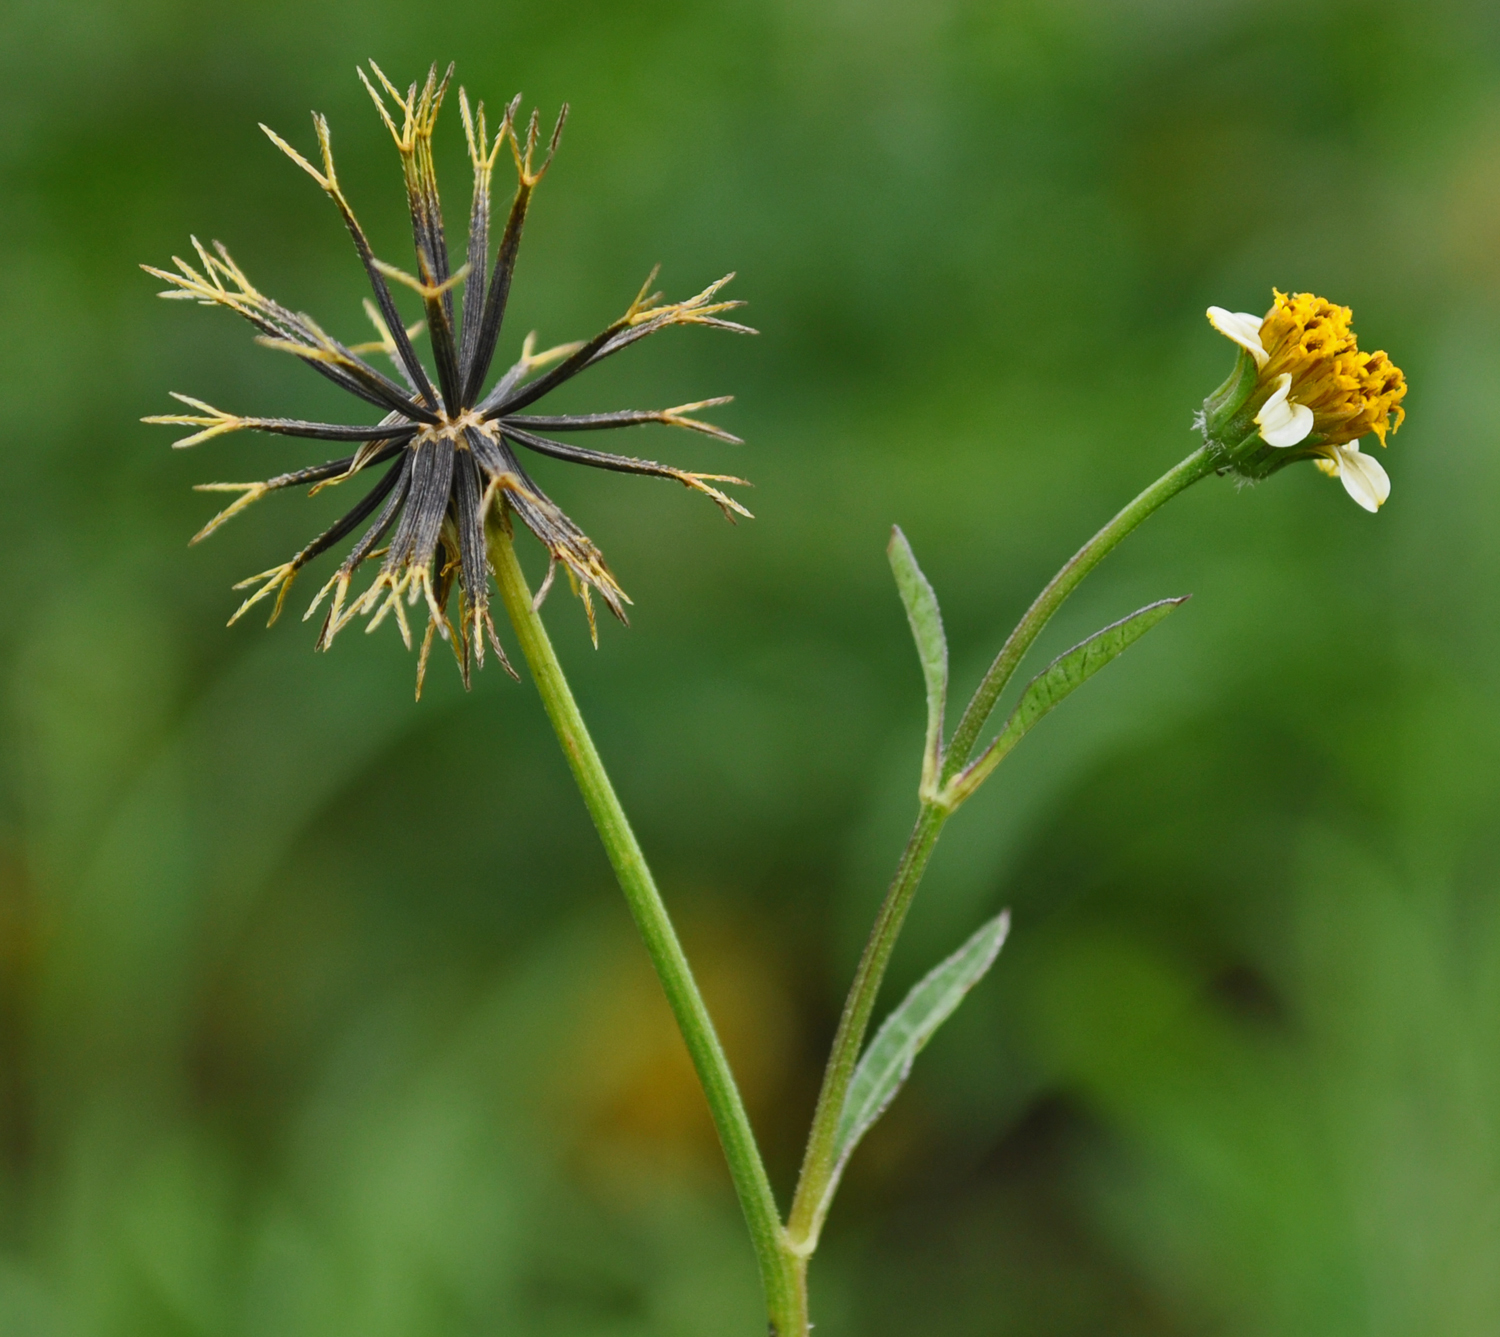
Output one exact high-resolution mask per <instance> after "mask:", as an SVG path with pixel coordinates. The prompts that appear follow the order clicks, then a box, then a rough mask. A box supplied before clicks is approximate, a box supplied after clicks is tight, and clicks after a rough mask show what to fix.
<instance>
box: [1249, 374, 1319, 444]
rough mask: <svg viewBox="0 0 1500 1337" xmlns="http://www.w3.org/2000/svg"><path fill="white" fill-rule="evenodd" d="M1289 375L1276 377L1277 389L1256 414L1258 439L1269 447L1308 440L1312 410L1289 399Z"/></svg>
mask: <svg viewBox="0 0 1500 1337" xmlns="http://www.w3.org/2000/svg"><path fill="white" fill-rule="evenodd" d="M1291 388H1292V374H1291V372H1289V371H1284V372H1282V373H1281V375H1280V376H1278V377H1277V378H1276V389H1275V390H1273V391H1272V392H1271V397H1270V398H1269V399H1268V400H1266V402H1265V403H1264V404H1262V405H1261V409H1260V412H1259V413H1257V414H1256V415H1255V425H1256V426H1257V427H1259V428H1260V437H1261V440H1262V441H1264V442H1265V443H1266V444H1267V445H1268V446H1278V447H1283V448H1284V447H1286V446H1295V445H1297V444H1298V443H1299V442H1302V441H1305V440H1307V435H1308V433H1309V432H1311V431H1312V429H1313V411H1312V410H1311V409H1310V408H1308V407H1307V405H1306V404H1298V403H1297V402H1296V401H1295V400H1293V399H1290V398H1288V395H1289V394H1290V392H1291Z"/></svg>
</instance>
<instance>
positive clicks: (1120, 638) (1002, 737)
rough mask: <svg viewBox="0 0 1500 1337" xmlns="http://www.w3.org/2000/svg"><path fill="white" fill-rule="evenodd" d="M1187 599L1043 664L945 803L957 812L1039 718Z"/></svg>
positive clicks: (1139, 613) (1118, 625)
mask: <svg viewBox="0 0 1500 1337" xmlns="http://www.w3.org/2000/svg"><path fill="white" fill-rule="evenodd" d="M1192 597H1193V596H1192V595H1190V594H1185V595H1183V596H1182V597H1181V598H1177V599H1161V600H1158V601H1157V602H1156V603H1154V604H1147V605H1146V606H1145V607H1144V608H1139V609H1137V610H1136V611H1135V612H1134V613H1132V614H1131V615H1130V616H1129V617H1124V618H1121V619H1120V620H1119V621H1118V622H1113V623H1111V624H1110V625H1109V626H1107V627H1105V628H1104V629H1103V630H1102V631H1096V632H1095V633H1094V634H1093V635H1092V636H1090V637H1089V638H1088V639H1087V640H1086V641H1080V642H1079V643H1078V644H1077V645H1075V646H1074V647H1073V648H1072V649H1071V650H1068V651H1066V652H1065V653H1063V654H1061V655H1059V656H1058V657H1057V658H1056V659H1054V660H1053V661H1052V662H1051V663H1050V664H1048V665H1047V667H1046V668H1044V669H1043V670H1042V671H1041V672H1040V673H1038V674H1037V675H1036V677H1034V678H1033V679H1032V680H1031V681H1030V682H1029V683H1027V684H1026V690H1025V691H1024V692H1023V693H1022V694H1021V700H1020V701H1019V702H1018V703H1017V705H1016V708H1015V709H1014V710H1013V711H1011V713H1010V718H1009V719H1008V720H1006V721H1005V727H1004V728H1003V729H1002V730H1001V731H1000V733H999V735H998V736H997V737H996V738H995V741H994V742H992V743H991V744H990V745H989V747H987V748H986V749H985V750H984V752H983V753H982V754H981V755H980V757H979V758H978V760H976V761H974V762H973V763H972V764H971V765H970V766H969V767H968V768H967V769H966V770H964V771H963V772H962V773H961V774H960V775H958V776H957V777H955V779H954V781H953V783H952V784H951V785H950V786H949V788H950V790H951V791H952V792H951V794H950V795H949V798H950V801H951V802H952V804H953V806H954V807H957V805H958V804H960V803H962V802H963V801H964V800H965V799H966V798H968V797H969V795H970V794H972V793H973V792H974V791H975V790H976V789H978V788H979V786H980V785H981V784H982V783H983V782H984V781H985V780H986V779H987V778H988V777H989V774H990V772H991V771H993V770H994V769H995V767H996V766H998V765H999V764H1000V762H1001V761H1002V760H1003V759H1004V757H1005V755H1006V754H1007V753H1008V752H1009V751H1010V750H1011V748H1013V747H1014V746H1015V745H1016V744H1017V743H1019V742H1020V741H1021V739H1022V738H1023V737H1024V736H1025V735H1026V733H1027V731H1028V730H1029V729H1030V728H1031V727H1032V725H1034V724H1035V723H1036V722H1037V721H1038V720H1039V719H1041V718H1042V716H1043V715H1045V714H1047V712H1048V711H1050V710H1052V709H1053V708H1054V707H1056V706H1057V704H1058V703H1059V702H1060V701H1062V700H1063V698H1064V697H1066V696H1068V695H1069V694H1070V693H1072V692H1074V691H1077V689H1078V688H1080V687H1082V686H1083V684H1084V683H1086V682H1087V681H1088V680H1089V679H1090V678H1092V677H1093V676H1094V674H1096V673H1097V672H1099V670H1100V669H1102V668H1103V667H1104V666H1105V665H1106V664H1107V663H1109V661H1110V660H1112V659H1114V658H1116V657H1117V656H1118V655H1120V654H1122V653H1124V651H1125V650H1126V649H1128V648H1129V647H1130V646H1131V645H1133V644H1135V642H1136V641H1138V640H1140V638H1141V637H1142V636H1144V635H1145V634H1146V633H1147V632H1148V631H1150V630H1151V628H1152V627H1154V626H1155V625H1156V624H1157V623H1158V622H1160V621H1161V620H1162V619H1163V618H1164V617H1166V616H1167V614H1168V613H1171V612H1174V611H1175V610H1177V609H1178V608H1180V607H1181V606H1182V605H1183V604H1185V603H1186V602H1187V601H1188V600H1189V599H1191V598H1192Z"/></svg>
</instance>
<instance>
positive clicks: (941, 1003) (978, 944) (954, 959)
mask: <svg viewBox="0 0 1500 1337" xmlns="http://www.w3.org/2000/svg"><path fill="white" fill-rule="evenodd" d="M1009 931H1010V911H1009V910H1007V911H1005V912H1004V913H1003V914H999V915H996V916H995V918H994V919H991V920H990V921H989V922H988V923H987V924H985V925H984V926H983V927H982V928H980V930H979V931H978V932H977V933H975V934H974V936H973V937H971V938H970V939H969V940H968V942H966V943H964V945H963V946H962V947H960V948H959V949H958V951H956V952H954V953H953V955H952V956H950V957H948V959H947V960H945V961H943V962H941V963H940V964H939V965H938V966H936V967H935V968H934V969H933V970H932V971H931V972H929V973H928V974H927V975H926V976H925V977H924V978H923V979H922V980H921V981H919V982H918V983H917V984H916V985H915V986H914V987H913V988H912V991H911V992H910V993H909V994H907V995H906V997H905V998H904V999H902V1001H901V1004H900V1006H898V1007H897V1008H896V1009H895V1010H894V1011H893V1012H892V1013H891V1014H890V1016H888V1017H887V1018H886V1019H885V1021H884V1022H882V1023H881V1026H880V1029H879V1030H878V1031H876V1032H875V1038H874V1039H873V1040H871V1041H870V1043H869V1046H868V1047H867V1048H866V1049H865V1052H864V1053H863V1054H862V1055H861V1056H860V1060H859V1064H858V1066H857V1067H856V1068H855V1070H854V1078H853V1080H852V1081H851V1082H850V1084H849V1094H848V1095H847V1096H846V1097H845V1099H844V1109H843V1113H842V1114H841V1115H840V1116H839V1126H838V1134H837V1137H836V1139H835V1142H834V1171H833V1174H832V1176H831V1177H830V1178H829V1181H828V1189H827V1191H826V1192H825V1194H824V1195H823V1201H822V1203H821V1204H820V1206H819V1211H818V1219H819V1221H821V1220H822V1218H823V1216H824V1215H825V1214H826V1213H827V1211H828V1205H829V1203H830V1202H832V1200H833V1195H834V1193H835V1192H836V1191H837V1189H838V1184H839V1178H840V1177H841V1176H842V1174H843V1172H844V1166H845V1165H846V1164H848V1161H849V1157H850V1155H852V1154H853V1151H854V1148H855V1147H857V1146H858V1145H859V1140H860V1139H861V1138H862V1137H863V1136H864V1135H865V1134H866V1133H867V1132H869V1130H870V1128H871V1127H872V1126H873V1125H874V1123H875V1121H876V1120H877V1119H878V1118H880V1116H881V1115H882V1114H884V1113H885V1111H886V1109H887V1108H888V1107H889V1106H890V1103H891V1101H892V1100H894V1099H895V1098H896V1093H897V1092H898V1091H900V1089H901V1088H902V1086H903V1085H904V1084H905V1082H906V1079H907V1077H908V1076H910V1074H911V1068H912V1063H913V1062H914V1061H915V1060H916V1057H917V1055H918V1054H919V1053H921V1051H922V1049H923V1047H924V1046H925V1045H926V1044H927V1042H928V1041H929V1040H930V1039H932V1037H933V1034H934V1033H935V1032H936V1030H937V1028H938V1027H939V1026H941V1025H942V1024H943V1023H944V1022H945V1021H947V1020H948V1018H949V1017H951V1016H952V1015H953V1012H954V1009H955V1008H957V1007H958V1005H959V1004H960V1003H961V1002H963V1000H964V995H965V994H967V993H968V992H969V990H970V989H972V988H973V987H974V986H975V985H976V984H978V983H979V981H980V980H981V979H983V978H984V974H985V972H986V971H987V970H989V968H990V966H992V965H993V964H994V962H995V958H996V957H997V956H998V955H999V954H1000V948H1001V947H1002V946H1004V944H1005V935H1006V934H1007V933H1008V932H1009Z"/></svg>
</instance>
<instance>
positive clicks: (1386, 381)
mask: <svg viewBox="0 0 1500 1337" xmlns="http://www.w3.org/2000/svg"><path fill="white" fill-rule="evenodd" d="M1273 291H1274V290H1273ZM1351 315H1352V313H1351V312H1350V310H1349V308H1348V307H1346V306H1335V305H1334V304H1333V303H1332V302H1329V301H1327V300H1325V299H1324V298H1322V297H1315V296H1313V295H1312V294H1311V293H1293V294H1292V295H1291V296H1290V297H1289V296H1287V294H1285V293H1283V292H1276V293H1275V302H1274V304H1273V305H1272V307H1271V309H1270V311H1268V312H1267V313H1266V315H1265V317H1264V318H1261V317H1257V316H1253V315H1249V314H1247V313H1246V312H1243V311H1226V310H1225V309H1224V308H1223V307H1218V306H1211V307H1209V309H1208V319H1209V321H1210V323H1212V325H1213V327H1214V328H1215V329H1216V330H1218V331H1219V333H1221V334H1223V335H1224V336H1225V337H1226V338H1228V339H1231V340H1232V341H1233V342H1234V343H1236V344H1238V345H1239V347H1240V350H1241V352H1240V360H1239V363H1238V365H1237V366H1236V367H1235V370H1234V373H1233V374H1232V375H1231V376H1230V378H1229V379H1228V380H1227V381H1226V382H1225V383H1224V384H1223V385H1222V386H1220V388H1219V389H1218V390H1217V391H1216V392H1215V393H1214V394H1213V395H1211V396H1210V397H1209V398H1208V400H1207V401H1205V403H1204V406H1203V419H1202V427H1203V432H1204V437H1205V439H1206V440H1208V441H1209V442H1210V443H1211V444H1213V445H1214V446H1216V447H1217V448H1218V450H1219V452H1220V453H1221V455H1222V456H1223V460H1224V468H1225V469H1227V470H1230V471H1233V472H1235V473H1238V474H1240V475H1241V476H1243V477H1246V478H1264V477H1266V476H1267V475H1269V474H1271V473H1274V472H1275V471H1276V470H1277V469H1279V468H1282V467H1283V466H1285V465H1287V464H1291V463H1293V462H1294V461H1296V460H1302V459H1311V460H1313V461H1314V462H1315V463H1316V464H1317V466H1318V467H1319V468H1320V469H1321V470H1322V471H1323V472H1324V473H1326V474H1329V475H1330V476H1332V477H1336V478H1338V479H1340V480H1341V481H1342V482H1343V484H1344V488H1345V490H1346V491H1347V492H1348V493H1349V495H1350V496H1351V497H1353V498H1354V500H1355V501H1357V502H1358V503H1359V504H1360V505H1361V506H1363V507H1364V508H1365V509H1366V510H1367V511H1374V510H1378V509H1379V507H1380V506H1381V505H1382V503H1384V501H1385V499H1386V497H1388V496H1389V495H1390V490H1391V484H1390V479H1389V478H1388V477H1387V476H1386V472H1385V470H1384V469H1383V468H1382V467H1381V465H1380V462H1379V461H1378V460H1376V459H1375V458H1374V457H1373V456H1370V455H1366V454H1364V453H1363V452H1361V450H1360V448H1359V440H1360V438H1361V437H1364V436H1367V435H1369V434H1371V433H1373V434H1374V435H1375V437H1376V438H1377V439H1378V440H1379V442H1380V444H1381V445H1382V446H1384V445H1385V443H1386V435H1387V434H1388V433H1394V432H1395V431H1396V430H1397V429H1398V428H1399V427H1400V426H1401V423H1402V421H1403V420H1404V419H1405V417H1406V410H1405V409H1404V408H1403V407H1402V405H1401V401H1402V400H1403V399H1404V398H1405V397H1406V378H1405V377H1404V376H1403V375H1402V374H1401V370H1400V368H1399V367H1397V366H1395V365H1394V364H1393V363H1392V362H1391V360H1390V358H1388V357H1387V356H1386V355H1385V353H1383V352H1375V353H1362V352H1360V349H1359V341H1358V340H1357V339H1356V338H1355V335H1354V331H1353V330H1352V329H1351V328H1350V327H1349V321H1350V318H1351Z"/></svg>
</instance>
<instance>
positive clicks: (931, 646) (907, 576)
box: [885, 525, 948, 784]
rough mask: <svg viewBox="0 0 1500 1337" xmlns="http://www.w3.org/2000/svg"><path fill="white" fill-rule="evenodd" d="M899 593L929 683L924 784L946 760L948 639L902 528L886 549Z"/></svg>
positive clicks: (893, 533)
mask: <svg viewBox="0 0 1500 1337" xmlns="http://www.w3.org/2000/svg"><path fill="white" fill-rule="evenodd" d="M885 551H886V556H887V557H889V558H890V562H891V571H892V572H893V573H894V574H895V577H896V589H897V590H898V591H899V592H900V594H901V602H902V604H904V605H905V607H906V620H907V621H908V622H910V623H911V634H912V639H913V640H915V641H916V643H917V656H918V658H919V659H920V660H921V661H922V677H923V678H924V679H925V681H926V683H927V742H926V746H925V749H924V752H923V762H922V777H923V782H924V784H926V783H930V782H934V781H936V779H937V773H938V764H939V762H940V761H941V759H942V747H943V710H944V707H945V705H946V704H947V700H948V639H947V637H946V636H944V635H943V616H942V613H941V612H940V611H939V610H938V601H937V595H936V594H935V593H934V592H933V589H932V586H931V585H930V584H928V582H927V577H926V576H924V575H923V574H922V568H921V567H920V566H918V565H917V558H916V554H915V553H913V552H912V550H911V544H910V543H908V542H907V541H906V535H905V534H903V533H902V532H901V528H900V526H899V525H892V526H891V541H890V543H889V544H888V545H887V547H886V550H885Z"/></svg>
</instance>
